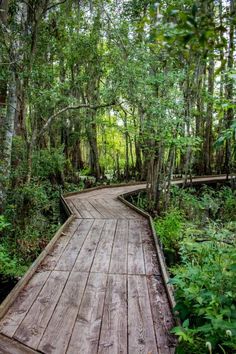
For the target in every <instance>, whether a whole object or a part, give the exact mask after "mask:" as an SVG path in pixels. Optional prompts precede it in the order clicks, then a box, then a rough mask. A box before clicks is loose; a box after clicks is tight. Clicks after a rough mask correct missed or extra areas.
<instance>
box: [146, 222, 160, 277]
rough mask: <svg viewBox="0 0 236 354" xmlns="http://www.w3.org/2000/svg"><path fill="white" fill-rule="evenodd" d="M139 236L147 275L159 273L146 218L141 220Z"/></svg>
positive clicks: (153, 244)
mask: <svg viewBox="0 0 236 354" xmlns="http://www.w3.org/2000/svg"><path fill="white" fill-rule="evenodd" d="M141 238H142V244H143V253H144V261H145V270H146V274H147V275H152V274H158V275H160V274H161V270H160V266H159V263H158V259H157V252H156V247H155V243H154V240H153V237H152V233H151V230H150V227H149V225H148V221H147V220H142V228H141Z"/></svg>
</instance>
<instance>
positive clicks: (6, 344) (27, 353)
mask: <svg viewBox="0 0 236 354" xmlns="http://www.w3.org/2000/svg"><path fill="white" fill-rule="evenodd" d="M0 353H1V354H35V353H38V352H36V351H34V350H33V349H30V348H27V347H26V346H25V345H23V344H21V343H18V342H17V341H15V340H13V339H10V338H8V337H5V336H3V335H2V334H0Z"/></svg>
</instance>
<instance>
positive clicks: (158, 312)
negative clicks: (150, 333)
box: [147, 275, 177, 354]
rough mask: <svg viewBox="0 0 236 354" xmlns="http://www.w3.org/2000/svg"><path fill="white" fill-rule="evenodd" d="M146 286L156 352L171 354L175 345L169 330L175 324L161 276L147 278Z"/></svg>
mask: <svg viewBox="0 0 236 354" xmlns="http://www.w3.org/2000/svg"><path fill="white" fill-rule="evenodd" d="M147 285H148V290H149V296H150V303H151V309H152V316H153V323H154V331H155V334H156V339H157V347H158V350H159V352H160V353H161V354H162V353H163V354H171V353H172V350H173V349H174V348H175V347H176V344H177V342H176V339H175V338H174V336H172V335H170V330H171V328H173V327H174V326H175V322H174V319H173V315H172V313H171V309H170V305H169V302H168V299H167V296H166V291H165V287H164V285H163V281H162V278H161V276H160V275H152V276H149V277H148V278H147Z"/></svg>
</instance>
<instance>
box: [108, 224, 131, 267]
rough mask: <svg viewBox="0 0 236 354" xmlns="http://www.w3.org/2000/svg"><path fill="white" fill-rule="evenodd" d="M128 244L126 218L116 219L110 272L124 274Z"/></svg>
mask: <svg viewBox="0 0 236 354" xmlns="http://www.w3.org/2000/svg"><path fill="white" fill-rule="evenodd" d="M127 246H128V220H125V219H120V220H118V221H117V228H116V233H115V239H114V245H113V250H112V255H111V264H110V270H109V272H110V273H120V274H126V272H127Z"/></svg>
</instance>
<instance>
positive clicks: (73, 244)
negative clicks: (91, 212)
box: [55, 219, 94, 271]
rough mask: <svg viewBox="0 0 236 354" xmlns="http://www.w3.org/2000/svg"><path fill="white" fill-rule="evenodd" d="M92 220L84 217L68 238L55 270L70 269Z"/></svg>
mask: <svg viewBox="0 0 236 354" xmlns="http://www.w3.org/2000/svg"><path fill="white" fill-rule="evenodd" d="M93 222H94V220H91V219H84V220H83V221H82V222H81V224H80V225H79V227H78V229H77V230H76V232H75V233H74V235H73V237H72V238H71V239H70V241H69V243H68V245H67V247H66V248H65V250H64V252H63V253H62V255H61V257H60V259H59V260H58V263H57V265H56V267H55V269H56V270H67V271H71V270H72V268H73V266H74V264H75V261H76V258H77V257H78V253H79V252H80V249H81V248H82V246H83V243H84V241H85V239H86V237H87V235H88V233H89V231H90V228H91V227H92V225H93Z"/></svg>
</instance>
